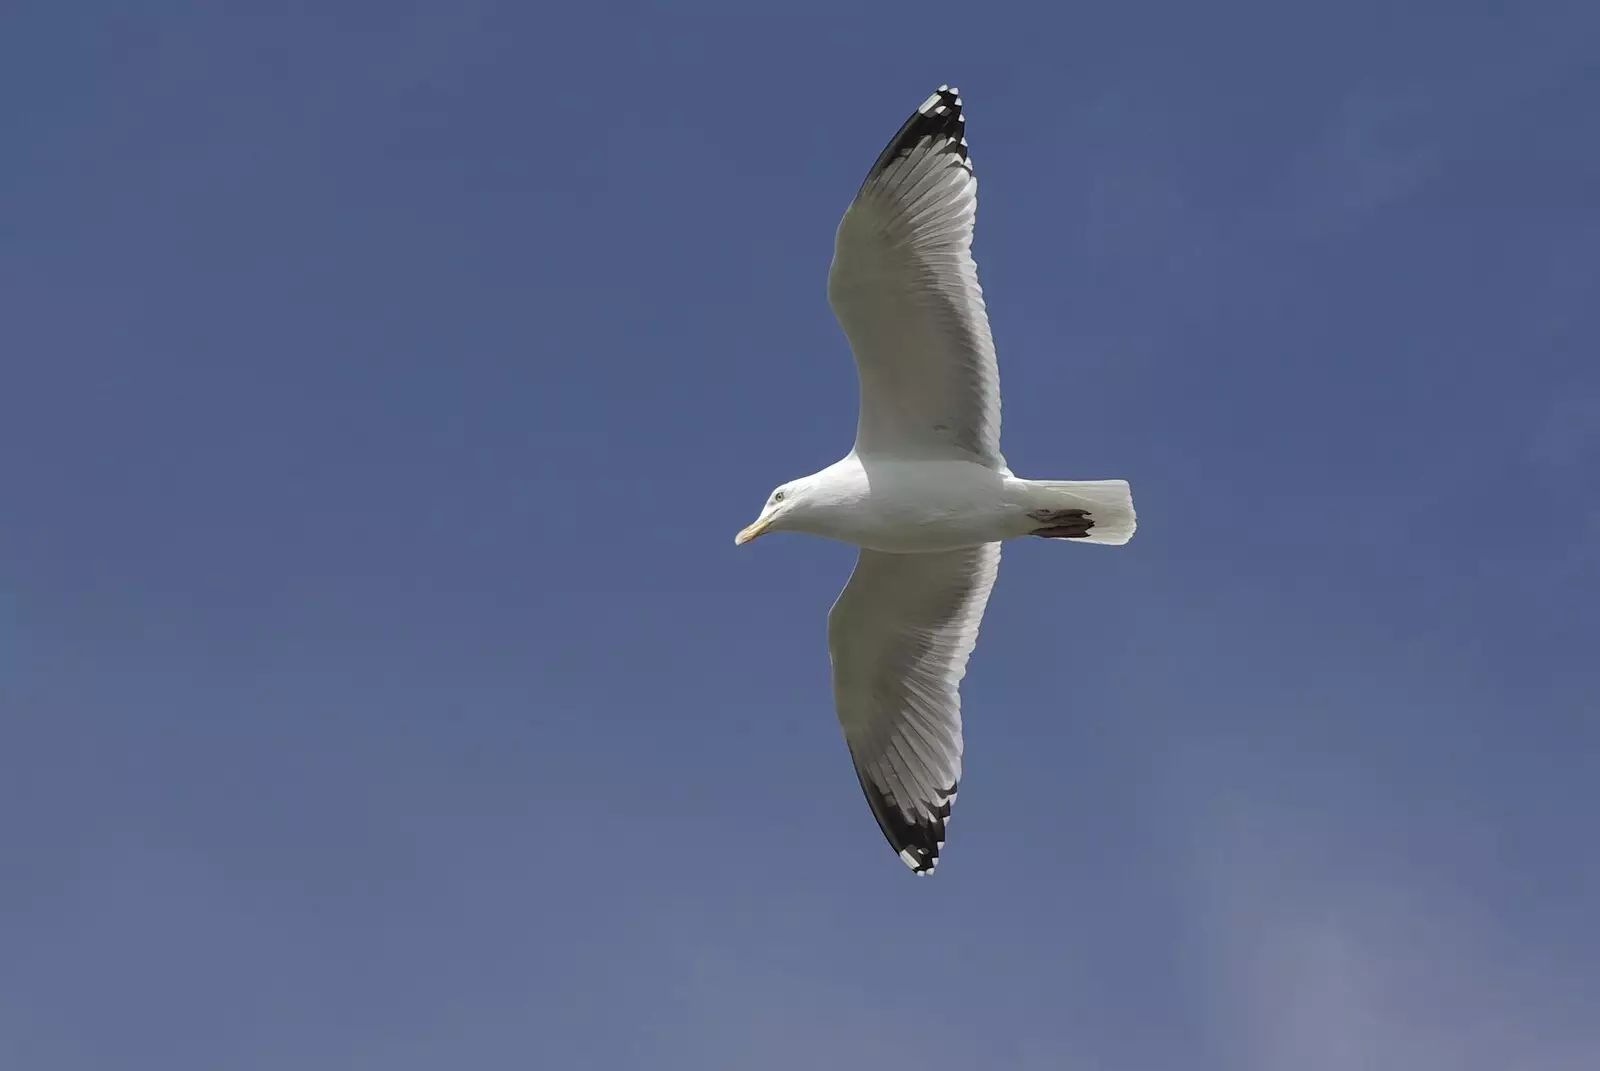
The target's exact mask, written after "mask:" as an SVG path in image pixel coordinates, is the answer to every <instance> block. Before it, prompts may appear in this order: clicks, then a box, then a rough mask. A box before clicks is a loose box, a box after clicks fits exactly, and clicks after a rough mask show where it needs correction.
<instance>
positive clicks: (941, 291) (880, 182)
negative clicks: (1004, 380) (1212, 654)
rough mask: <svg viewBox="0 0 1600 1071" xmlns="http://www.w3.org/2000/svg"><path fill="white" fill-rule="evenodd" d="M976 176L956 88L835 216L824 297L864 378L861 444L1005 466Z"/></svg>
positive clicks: (895, 453) (892, 148) (860, 448)
mask: <svg viewBox="0 0 1600 1071" xmlns="http://www.w3.org/2000/svg"><path fill="white" fill-rule="evenodd" d="M977 211H978V179H977V177H976V176H975V175H974V174H973V172H972V161H971V160H969V159H968V157H967V139H966V125H965V120H964V119H963V118H962V112H961V97H960V95H959V94H958V93H957V92H956V91H955V90H954V89H951V88H949V87H948V86H940V87H939V90H938V91H937V92H936V93H934V94H933V95H932V96H930V97H929V98H928V99H927V100H925V101H923V102H922V105H921V106H920V107H918V108H917V110H916V111H915V112H914V113H912V115H911V118H909V119H907V120H906V122H905V124H904V125H903V126H902V127H901V128H900V132H899V133H897V134H896V135H895V136H894V138H893V139H892V140H891V141H890V142H889V144H888V146H887V147H886V148H885V149H884V150H883V152H882V153H881V154H880V155H879V156H878V160H877V162H876V163H875V164H873V165H872V170H871V171H870V172H868V173H867V178H866V181H865V182H863V183H862V184H861V189H860V191H859V192H857V194H856V198H855V201H854V202H852V203H851V205H850V207H849V209H848V210H847V211H846V212H845V214H844V219H843V220H841V221H840V223H839V232H838V234H837V236H836V237H835V238H834V247H833V264H832V266H831V267H830V268H829V270H828V302H829V304H831V305H832V306H833V312H834V315H835V316H837V317H838V318H839V325H840V326H841V327H843V328H844V333H845V335H846V336H847V337H848V338H849V339H850V349H851V350H852V351H853V352H854V353H855V358H856V373H857V375H858V377H859V378H860V381H861V414H860V419H859V420H858V422H857V424H856V453H857V454H858V455H860V456H861V457H864V458H867V457H873V456H888V457H923V458H950V459H956V460H962V461H976V462H977V463H979V464H981V465H986V466H988V467H989V468H993V469H1004V468H1005V467H1006V463H1005V458H1004V457H1003V456H1002V455H1001V453H1000V372H999V368H998V366H997V365H996V363H995V355H994V340H993V339H992V338H991V337H990V335H989V316H988V313H987V312H986V311H985V310H984V305H983V290H982V289H981V288H980V287H979V286H978V267H977V265H976V264H975V263H973V260H972V227H973V221H974V220H975V219H976V217H977Z"/></svg>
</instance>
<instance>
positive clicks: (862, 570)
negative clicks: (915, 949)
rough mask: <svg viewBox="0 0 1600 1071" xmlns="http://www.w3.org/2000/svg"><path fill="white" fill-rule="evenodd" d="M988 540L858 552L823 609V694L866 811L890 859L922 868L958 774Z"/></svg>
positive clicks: (992, 561) (988, 564)
mask: <svg viewBox="0 0 1600 1071" xmlns="http://www.w3.org/2000/svg"><path fill="white" fill-rule="evenodd" d="M999 567H1000V544H999V543H986V544H983V545H981V546H976V547H967V548H964V549H961V550H952V551H945V552H942V553H935V554H885V553H883V552H881V551H876V550H862V551H861V556H860V558H858V559H857V561H856V568H855V572H853V573H851V574H850V582H849V583H848V584H846V585H845V588H844V591H842V592H841V593H840V594H839V599H838V601H837V602H835V603H834V604H833V609H832V610H831V611H829V613H828V652H829V654H830V656H831V657H832V660H833V700H834V706H835V707H836V708H837V710H838V713H839V723H840V724H841V725H842V726H843V727H844V737H845V741H846V743H848V744H849V745H850V756H851V758H852V759H854V760H855V765H856V776H857V777H858V778H860V780H861V788H862V790H863V791H864V792H866V795H867V802H868V803H869V804H870V805H871V806H872V813H873V816H874V817H876V818H877V819H878V825H879V826H880V827H881V828H882V829H883V835H884V836H885V837H887V838H888V839H889V845H890V847H892V848H894V850H895V851H896V852H898V853H899V855H900V858H901V860H902V861H903V862H904V863H905V864H906V865H907V866H909V867H910V868H911V869H912V870H914V871H916V872H917V873H919V874H926V873H929V872H931V871H932V870H933V868H934V866H935V865H937V864H938V862H939V849H940V848H942V847H943V846H944V830H945V823H946V822H947V821H949V819H950V805H951V804H953V803H954V802H955V798H956V786H957V783H958V782H959V781H960V780H961V695H960V692H959V691H958V689H959V686H960V684H961V678H962V677H963V676H965V674H966V672H967V658H968V657H969V656H970V655H971V654H972V648H973V645H974V644H975V643H977V641H978V625H979V622H981V621H982V620H983V609H984V606H985V605H986V604H987V603H988V601H989V590H990V589H991V588H992V587H994V578H995V573H996V572H997V571H998V570H999Z"/></svg>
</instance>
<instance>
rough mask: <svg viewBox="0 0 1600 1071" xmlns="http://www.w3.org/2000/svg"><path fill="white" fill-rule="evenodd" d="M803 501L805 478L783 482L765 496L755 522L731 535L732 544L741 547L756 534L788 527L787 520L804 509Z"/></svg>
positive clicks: (804, 498) (804, 499) (804, 497)
mask: <svg viewBox="0 0 1600 1071" xmlns="http://www.w3.org/2000/svg"><path fill="white" fill-rule="evenodd" d="M805 503H806V481H805V480H794V481H792V482H790V483H786V484H784V485H783V486H782V487H779V488H778V489H777V490H775V491H773V492H772V494H770V495H768V496H767V504H766V505H765V506H762V507H761V516H759V517H757V518H756V519H755V523H753V524H751V525H749V526H748V527H745V528H742V529H740V531H739V534H738V535H736V536H734V537H733V542H734V545H735V546H740V547H742V546H744V545H745V544H746V543H748V542H750V541H751V540H752V539H754V538H755V537H756V536H758V535H762V534H763V533H766V532H778V531H782V530H783V529H785V528H788V527H789V526H790V525H789V523H788V522H789V521H791V520H792V519H794V517H795V516H796V514H797V513H800V512H803V511H804V510H805Z"/></svg>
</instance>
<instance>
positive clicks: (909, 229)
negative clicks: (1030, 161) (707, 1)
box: [734, 86, 1134, 874]
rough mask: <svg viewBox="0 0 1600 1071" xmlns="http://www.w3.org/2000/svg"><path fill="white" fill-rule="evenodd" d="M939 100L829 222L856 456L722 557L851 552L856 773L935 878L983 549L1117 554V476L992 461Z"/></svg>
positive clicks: (961, 223)
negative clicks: (1085, 477) (819, 544)
mask: <svg viewBox="0 0 1600 1071" xmlns="http://www.w3.org/2000/svg"><path fill="white" fill-rule="evenodd" d="M964 133H965V119H964V118H963V117H962V106H961V97H960V95H959V93H958V92H957V91H956V90H955V89H952V88H950V87H948V86H940V87H939V90H938V92H936V93H934V94H933V95H932V96H930V97H929V98H928V99H927V100H925V101H923V102H922V105H921V106H920V107H919V108H917V110H916V112H915V113H913V114H912V116H911V118H910V119H908V120H906V122H905V125H904V126H902V127H901V128H900V132H899V133H898V134H896V135H895V136H894V139H893V140H891V141H890V142H889V144H888V146H887V147H886V148H885V149H884V150H883V152H882V153H881V154H879V156H878V160H877V162H876V163H875V164H873V165H872V170H871V171H869V172H868V173H867V177H866V180H865V181H864V182H863V183H862V184H861V189H860V190H859V191H858V192H857V193H856V197H855V200H854V202H852V203H851V205H850V207H849V209H847V210H846V211H845V214H844V219H843V220H842V221H841V222H840V224H839V231H838V234H837V236H836V237H835V240H834V252H833V266H832V267H831V268H830V269H829V271H828V302H829V304H830V305H832V306H833V311H834V315H836V316H837V317H838V318H839V323H840V325H841V326H842V327H843V328H844V333H845V335H846V336H847V337H848V338H849V340H850V348H851V350H853V351H854V353H855V359H856V373H857V376H858V378H859V379H860V383H861V411H860V417H859V419H858V421H857V425H856V441H855V446H854V448H853V449H852V450H851V451H850V453H849V454H847V455H846V456H845V457H844V459H843V460H841V461H838V462H836V463H834V464H832V465H829V466H828V467H827V468H825V469H823V470H821V471H820V472H816V473H813V474H812V475H810V476H805V477H802V478H800V479H798V480H792V481H790V482H789V483H786V484H784V485H782V486H781V487H779V488H778V489H777V490H775V491H773V492H772V495H771V497H769V498H768V499H767V503H766V506H765V507H764V508H763V509H762V510H761V515H760V516H759V517H758V518H756V521H755V523H753V524H751V525H750V526H749V527H747V528H745V529H744V530H743V531H741V532H740V533H739V534H738V535H737V536H736V537H734V542H735V543H736V544H744V543H748V542H749V541H750V540H752V539H755V538H756V537H757V536H759V535H761V534H762V533H764V532H772V531H793V532H807V533H810V534H812V535H818V536H823V537H826V538H830V539H838V540H842V541H844V542H847V543H853V544H855V545H856V546H857V547H859V548H860V549H861V553H860V557H859V558H858V559H857V561H856V567H855V571H854V572H853V573H851V574H850V581H849V583H847V584H846V585H845V589H844V591H843V592H841V593H840V595H839V598H838V601H837V602H835V603H834V605H833V609H832V610H831V611H829V613H828V651H829V655H830V657H831V659H832V662H833V698H834V705H835V707H836V708H837V710H838V714H839V722H840V724H841V725H842V726H843V728H844V735H845V741H846V743H847V744H848V745H849V747H850V755H851V758H852V759H853V760H854V761H855V767H856V776H857V778H858V779H859V780H860V782H861V788H862V790H863V791H864V792H865V793H866V796H867V802H868V803H869V804H870V805H871V807H872V813H873V816H874V817H876V818H877V820H878V825H879V826H880V827H881V828H882V829H883V833H884V836H885V837H887V838H888V840H889V844H890V846H891V847H893V848H894V850H895V851H896V852H897V853H898V854H899V856H900V858H901V860H902V861H903V862H904V863H905V864H906V865H907V866H909V867H910V868H911V869H912V870H913V871H915V872H916V873H918V874H928V873H931V872H932V871H933V868H934V866H935V865H936V864H937V863H938V861H939V851H940V849H941V848H942V847H943V846H944V839H945V824H946V822H948V821H949V818H950V805H951V804H952V803H954V802H955V798H956V786H957V784H958V782H959V781H960V778H961V754H962V741H961V697H960V694H959V691H958V689H959V686H960V683H961V678H962V677H963V676H965V675H966V671H967V658H968V656H970V655H971V653H972V648H973V645H974V644H975V643H976V642H977V638H978V624H979V622H980V621H981V620H982V618H983V610H984V605H985V604H986V603H987V602H988V600H989V589H990V588H991V587H993V586H994V578H995V572H996V570H997V569H998V568H999V565H1000V543H1001V541H1002V540H1006V539H1012V538H1015V537H1018V536H1026V535H1036V536H1043V537H1045V538H1047V539H1069V540H1078V541H1080V542H1084V543H1109V544H1122V543H1126V542H1127V541H1128V540H1129V539H1130V538H1132V536H1133V530H1134V512H1133V499H1132V496H1131V495H1130V494H1129V491H1128V484H1127V482H1126V481H1124V480H1094V481H1065V480H1024V479H1021V478H1019V477H1017V476H1014V475H1012V473H1011V470H1010V469H1009V468H1007V467H1006V461H1005V458H1004V457H1003V456H1002V455H1001V453H1000V375H999V370H998V368H997V367H996V364H995V353H994V342H993V340H992V339H991V338H990V335H989V319H988V314H987V313H986V311H985V310H984V304H983V291H982V289H981V288H980V287H979V286H978V269H977V265H976V264H974V263H973V260H972V252H971V249H972V228H973V220H974V218H975V216H976V214H977V205H978V180H977V177H976V176H975V175H974V174H973V171H972V162H971V161H970V160H969V159H968V157H967V139H966V137H965V136H964Z"/></svg>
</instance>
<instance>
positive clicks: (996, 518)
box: [828, 462, 1032, 554]
mask: <svg viewBox="0 0 1600 1071" xmlns="http://www.w3.org/2000/svg"><path fill="white" fill-rule="evenodd" d="M868 471H869V474H870V476H871V477H872V478H871V479H870V480H869V481H868V482H869V485H870V487H869V490H868V492H867V494H866V495H865V497H864V498H863V499H862V500H860V501H858V502H856V503H854V504H853V505H854V508H852V509H851V510H850V511H849V513H848V514H847V515H844V516H841V517H839V518H837V520H838V521H839V522H840V524H839V529H838V530H837V531H836V532H830V533H828V534H830V535H833V536H834V538H838V539H843V540H844V541H846V542H849V543H854V544H855V545H856V546H859V547H867V548H868V549H870V550H881V551H887V552H890V553H895V554H910V553H927V552H931V551H941V550H956V549H958V548H961V547H972V546H977V545H979V544H981V543H993V542H996V541H998V540H1002V539H1012V538H1014V537H1016V536H1019V535H1023V534H1025V533H1026V532H1028V531H1029V530H1030V529H1031V527H1032V526H1031V524H1030V523H1029V522H1028V520H1027V517H1026V516H1025V514H1026V508H1027V507H1026V505H1025V503H1024V501H1023V500H1022V498H1021V497H1020V496H1019V495H1018V493H1017V488H1016V487H1014V486H1013V485H1014V483H1015V482H1016V481H1013V480H1009V479H1007V478H1006V477H1004V476H1002V475H1001V474H1000V473H997V472H995V471H993V470H992V469H987V468H984V467H983V466H980V465H972V464H968V463H966V462H924V463H912V464H903V463H902V464H893V463H890V464H879V465H872V466H870V467H869V469H868Z"/></svg>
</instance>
